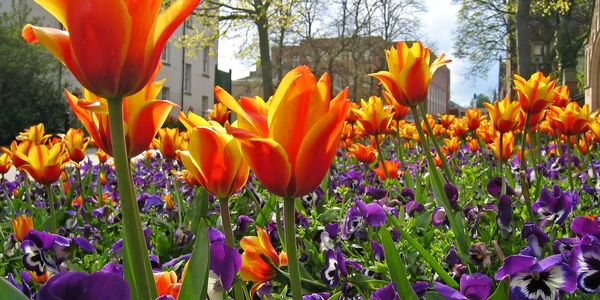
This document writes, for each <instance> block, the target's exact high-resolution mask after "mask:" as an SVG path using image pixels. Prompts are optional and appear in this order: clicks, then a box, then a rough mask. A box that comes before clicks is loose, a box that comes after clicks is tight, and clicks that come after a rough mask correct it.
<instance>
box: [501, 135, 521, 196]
mask: <svg viewBox="0 0 600 300" xmlns="http://www.w3.org/2000/svg"><path fill="white" fill-rule="evenodd" d="M503 137H504V133H502V132H500V143H498V146H497V148H498V156H499V159H498V163H499V165H500V178H501V179H502V190H501V192H500V196H502V195H504V194H506V180H504V172H503V170H502V168H503V167H504V160H503V159H504V157H503V155H502V154H503V153H502V152H503V151H502V150H503V149H502V148H503V145H502V142H503V140H502V139H503ZM521 154H523V151H521Z"/></svg>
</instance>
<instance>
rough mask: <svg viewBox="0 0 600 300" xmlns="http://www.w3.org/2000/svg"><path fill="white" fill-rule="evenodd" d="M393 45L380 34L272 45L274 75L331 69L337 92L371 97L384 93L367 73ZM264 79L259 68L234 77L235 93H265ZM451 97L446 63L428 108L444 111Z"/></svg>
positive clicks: (382, 63) (382, 60) (431, 91)
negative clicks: (304, 67) (306, 68)
mask: <svg viewBox="0 0 600 300" xmlns="http://www.w3.org/2000/svg"><path fill="white" fill-rule="evenodd" d="M394 45H395V44H394ZM389 47H390V44H389V43H386V42H385V40H384V39H383V38H381V37H378V36H365V37H356V38H353V39H350V38H348V39H340V38H321V39H311V40H303V41H301V42H300V43H299V44H298V45H290V46H284V47H282V48H278V47H274V48H273V49H271V61H272V64H273V73H274V74H273V75H274V76H273V78H274V81H275V82H276V83H277V82H279V80H281V77H282V76H283V75H284V74H285V73H286V72H288V71H289V70H291V69H293V68H294V67H296V66H298V65H302V64H305V65H309V66H310V67H311V69H312V70H313V72H314V73H315V74H316V75H317V76H320V75H321V74H323V73H324V72H329V74H330V76H331V82H332V92H333V93H334V94H336V93H338V92H339V91H341V90H342V89H344V88H346V87H348V88H349V89H350V98H351V99H352V100H353V101H359V100H360V99H367V98H368V97H369V96H371V95H380V90H381V87H380V86H379V83H378V81H377V80H376V79H375V78H373V77H370V76H367V74H370V73H375V72H377V71H380V70H384V69H386V62H385V52H384V49H387V48H389ZM432 56H433V57H432V60H433V59H435V55H432ZM261 80H262V78H261V76H260V73H259V72H251V73H250V75H249V76H248V77H245V78H241V79H238V80H236V81H234V82H233V89H232V90H233V96H234V97H240V96H255V95H262V88H261V87H262V86H261ZM449 101H450V70H449V69H448V67H446V66H444V67H442V68H440V69H438V71H437V72H436V73H435V75H434V76H433V79H432V80H431V84H430V86H429V92H428V99H427V104H426V106H427V111H428V112H429V113H431V114H433V115H438V114H444V113H446V112H447V110H448V102H449Z"/></svg>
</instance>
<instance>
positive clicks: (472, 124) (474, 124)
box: [465, 108, 481, 131]
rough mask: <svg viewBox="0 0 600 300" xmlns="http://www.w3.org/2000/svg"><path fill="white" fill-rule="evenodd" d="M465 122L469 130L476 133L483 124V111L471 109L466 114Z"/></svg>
mask: <svg viewBox="0 0 600 300" xmlns="http://www.w3.org/2000/svg"><path fill="white" fill-rule="evenodd" d="M465 122H466V123H467V127H468V128H469V130H471V131H474V130H477V128H479V125H480V124H481V110H479V109H477V108H469V109H467V111H466V113H465Z"/></svg>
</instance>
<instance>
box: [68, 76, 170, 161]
mask: <svg viewBox="0 0 600 300" xmlns="http://www.w3.org/2000/svg"><path fill="white" fill-rule="evenodd" d="M156 72H158V68H157V69H156ZM152 78H154V77H152ZM152 78H151V79H152ZM164 83H165V79H163V80H160V81H157V82H152V81H149V82H148V84H147V85H146V86H144V87H143V88H142V89H141V90H140V91H139V92H137V93H136V94H134V95H131V96H127V97H125V98H123V122H125V140H126V142H127V153H128V156H129V157H133V156H136V155H138V154H140V153H142V152H143V151H144V150H146V149H148V147H149V145H150V143H151V142H152V139H153V138H154V136H155V135H156V132H158V130H159V129H160V127H161V126H162V124H163V123H164V122H165V120H166V119H167V117H168V116H169V113H170V112H171V108H173V106H177V105H176V104H175V103H173V102H171V101H166V100H155V98H156V96H157V95H158V93H159V92H160V90H161V89H162V86H163V84H164ZM65 94H66V96H67V100H68V101H69V104H70V105H71V108H72V109H73V112H74V113H75V115H76V116H77V118H79V120H80V121H81V123H83V126H84V127H85V129H87V131H88V132H89V134H90V136H91V137H92V139H94V142H95V143H96V145H97V146H98V148H100V149H102V150H103V151H104V152H106V153H107V154H109V155H112V143H111V139H110V124H109V120H108V102H107V100H106V99H104V98H101V97H99V96H97V95H94V94H93V93H92V92H90V91H88V90H86V89H84V91H83V95H84V99H79V98H77V97H76V96H74V95H73V94H71V93H69V92H68V91H65Z"/></svg>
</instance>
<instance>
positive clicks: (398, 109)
mask: <svg viewBox="0 0 600 300" xmlns="http://www.w3.org/2000/svg"><path fill="white" fill-rule="evenodd" d="M383 96H384V98H385V101H386V102H387V103H388V104H389V105H391V106H392V107H393V109H392V113H393V114H394V120H396V121H400V120H404V118H405V117H406V115H408V113H409V112H410V107H408V106H404V105H402V104H400V103H399V102H398V101H396V99H394V98H390V97H389V94H383Z"/></svg>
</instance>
